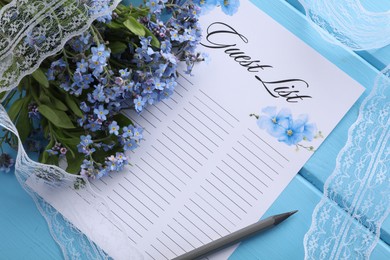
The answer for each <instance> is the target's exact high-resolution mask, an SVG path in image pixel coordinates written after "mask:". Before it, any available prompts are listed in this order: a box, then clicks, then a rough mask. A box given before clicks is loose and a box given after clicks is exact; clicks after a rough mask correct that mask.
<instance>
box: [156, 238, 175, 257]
mask: <svg viewBox="0 0 390 260" xmlns="http://www.w3.org/2000/svg"><path fill="white" fill-rule="evenodd" d="M156 239H157V241H158V242H160V244H162V245H163V246H164V247H165V248H166V249H168V250H169V251H170V252H171V253H172V254H174V255H175V256H178V255H177V253H175V252H174V251H173V250H172V249H171V248H170V247H168V246H167V245H166V244H165V243H164V242H163V241H161V240H160V239H159V238H158V237H156Z"/></svg>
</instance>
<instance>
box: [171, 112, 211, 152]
mask: <svg viewBox="0 0 390 260" xmlns="http://www.w3.org/2000/svg"><path fill="white" fill-rule="evenodd" d="M173 122H174V123H175V124H176V125H177V126H178V127H180V128H181V129H182V130H183V131H184V132H186V133H187V134H188V135H189V136H191V137H192V138H193V139H194V140H195V141H197V142H198V143H199V144H200V145H202V146H203V147H204V148H206V149H207V150H208V151H209V152H210V153H213V151H212V150H211V149H210V148H208V147H207V146H206V145H205V144H204V143H203V142H201V141H200V140H199V139H197V138H196V137H195V136H193V135H192V134H191V133H190V132H188V130H187V129H185V128H184V127H183V126H181V125H180V124H179V123H177V122H176V121H175V120H173Z"/></svg>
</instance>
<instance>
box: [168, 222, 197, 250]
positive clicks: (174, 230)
mask: <svg viewBox="0 0 390 260" xmlns="http://www.w3.org/2000/svg"><path fill="white" fill-rule="evenodd" d="M167 226H168V227H169V228H170V229H171V230H172V231H173V232H175V233H176V234H177V235H178V236H179V237H181V238H182V239H183V240H184V241H186V242H187V244H189V245H190V246H191V247H192V248H195V246H194V245H193V244H192V243H191V242H189V241H188V240H187V239H186V238H185V237H183V236H182V235H181V234H180V233H179V232H177V231H176V229H174V228H173V227H171V226H170V225H169V224H168V225H167Z"/></svg>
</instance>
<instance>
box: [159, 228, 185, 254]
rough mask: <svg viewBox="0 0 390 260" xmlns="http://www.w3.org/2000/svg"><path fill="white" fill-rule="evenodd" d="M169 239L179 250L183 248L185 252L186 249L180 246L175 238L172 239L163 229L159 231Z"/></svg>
mask: <svg viewBox="0 0 390 260" xmlns="http://www.w3.org/2000/svg"><path fill="white" fill-rule="evenodd" d="M161 232H162V233H163V234H164V235H165V236H166V237H167V238H168V239H169V240H171V241H172V242H173V243H174V244H175V245H177V246H178V247H179V248H180V249H181V250H183V252H186V250H185V249H184V248H183V247H182V246H181V245H179V244H178V243H177V242H176V241H175V240H173V239H172V238H171V237H170V236H168V235H167V234H166V233H165V232H164V231H161Z"/></svg>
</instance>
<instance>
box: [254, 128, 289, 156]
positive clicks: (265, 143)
mask: <svg viewBox="0 0 390 260" xmlns="http://www.w3.org/2000/svg"><path fill="white" fill-rule="evenodd" d="M248 130H249V131H250V132H251V133H252V134H253V135H254V136H256V137H257V138H258V139H260V140H261V141H262V142H263V143H265V144H266V145H267V146H268V147H270V148H271V149H272V150H274V151H275V152H276V153H277V154H279V155H280V156H281V157H282V158H283V159H285V160H286V161H287V162H289V161H290V160H289V159H287V158H286V157H285V156H284V155H283V154H281V153H280V152H279V151H278V150H276V149H275V148H274V147H273V146H272V145H270V144H269V143H268V142H266V141H265V140H264V139H263V138H261V137H260V136H258V135H257V134H256V133H255V132H253V130H252V129H250V128H248Z"/></svg>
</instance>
